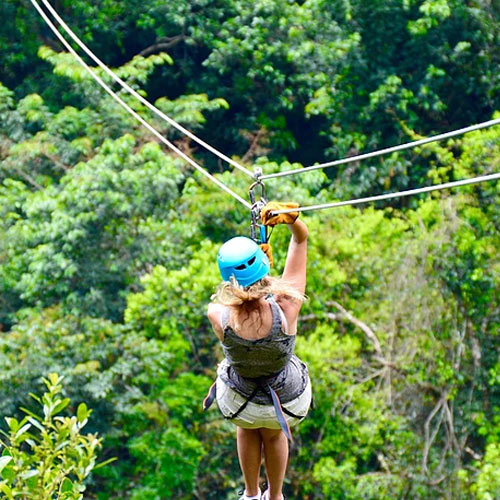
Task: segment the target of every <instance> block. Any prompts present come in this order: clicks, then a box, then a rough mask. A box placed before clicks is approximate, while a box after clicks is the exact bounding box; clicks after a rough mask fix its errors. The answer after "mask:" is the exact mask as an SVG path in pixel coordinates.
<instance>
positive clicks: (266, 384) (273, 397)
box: [203, 372, 304, 442]
mask: <svg viewBox="0 0 500 500" xmlns="http://www.w3.org/2000/svg"><path fill="white" fill-rule="evenodd" d="M280 373H281V372H278V373H277V374H274V375H271V376H269V377H258V378H248V377H247V380H250V381H251V382H253V383H255V388H254V390H253V391H252V393H251V394H250V396H248V397H247V398H246V399H245V401H244V402H243V403H242V404H241V406H240V407H239V408H238V409H237V410H236V411H235V412H234V413H233V414H232V415H223V416H224V418H225V419H227V420H232V419H234V418H236V417H237V416H238V415H239V414H240V413H241V412H242V411H243V410H244V409H245V408H246V407H247V405H248V403H250V402H251V401H252V400H253V399H254V398H255V396H256V395H257V393H258V392H259V390H260V391H262V392H264V393H265V394H267V396H268V397H269V400H270V402H271V403H272V405H273V406H274V411H275V412H276V418H277V419H278V423H279V424H280V427H281V430H282V431H283V432H284V434H285V436H286V437H287V438H288V440H289V441H290V442H293V438H292V431H291V430H290V426H289V425H288V422H287V420H286V417H285V414H286V415H288V416H289V417H292V418H297V419H299V420H302V419H303V418H304V417H303V416H299V415H295V414H294V413H292V412H291V411H289V410H287V409H286V408H284V407H283V406H282V405H281V401H280V398H279V396H278V394H277V393H276V391H275V390H274V389H273V388H272V387H271V384H270V382H271V381H272V380H273V379H274V378H276V377H277V376H278V375H279V374H280ZM216 384H217V382H214V383H213V384H212V385H211V387H210V389H209V390H208V393H207V396H206V397H205V399H204V400H203V410H204V411H207V410H208V409H209V408H210V406H211V405H212V403H213V402H214V401H215V398H216V397H217V386H216Z"/></svg>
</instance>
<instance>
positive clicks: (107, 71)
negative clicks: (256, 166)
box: [41, 0, 253, 177]
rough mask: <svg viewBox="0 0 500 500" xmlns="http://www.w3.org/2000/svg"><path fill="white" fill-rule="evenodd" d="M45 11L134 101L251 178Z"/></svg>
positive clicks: (51, 10)
mask: <svg viewBox="0 0 500 500" xmlns="http://www.w3.org/2000/svg"><path fill="white" fill-rule="evenodd" d="M41 1H42V3H43V5H44V6H45V7H46V9H47V10H48V11H49V12H50V13H51V14H52V16H53V17H54V18H55V19H56V21H57V22H58V23H59V24H60V25H61V27H62V28H63V29H64V31H65V32H66V33H67V34H68V35H69V36H70V37H71V38H72V39H73V40H74V41H75V43H76V44H77V45H78V46H79V47H80V48H81V49H82V50H83V51H84V52H85V53H86V54H87V55H88V56H89V57H90V58H91V59H92V60H93V61H94V62H95V63H96V64H97V65H98V66H100V67H101V68H102V69H103V70H104V71H105V72H106V73H107V74H108V75H109V76H110V77H111V78H112V79H113V80H115V81H116V82H117V83H119V84H120V85H121V86H122V87H123V88H124V89H125V90H126V91H127V92H129V93H130V94H131V95H133V96H134V97H135V98H136V99H138V100H139V101H140V102H142V104H144V105H145V106H146V107H147V108H149V109H150V110H151V111H152V112H153V113H155V114H156V115H158V116H159V117H160V118H162V119H163V120H165V121H166V122H168V123H169V124H170V125H172V126H173V127H175V128H176V129H177V130H179V131H180V132H182V133H183V134H185V135H187V136H188V137H190V138H191V139H192V140H193V141H195V142H197V143H198V144H199V145H200V146H203V147H204V148H205V149H207V150H208V151H210V152H211V153H213V154H215V155H216V156H218V157H219V158H220V159H221V160H224V161H226V162H227V163H229V164H230V165H232V166H233V167H235V168H237V169H239V170H241V171H242V172H244V173H245V174H247V175H248V176H250V177H253V174H252V172H250V170H248V169H246V168H245V167H244V166H242V165H240V164H239V163H238V162H236V161H234V160H232V159H231V158H229V157H228V156H226V155H224V154H223V153H221V152H220V151H218V150H217V149H215V148H214V147H212V146H210V144H207V143H206V142H204V141H203V140H202V139H200V138H199V137H197V136H196V135H195V134H193V133H192V132H190V131H189V130H188V129H186V128H184V127H183V126H182V125H180V124H179V123H177V122H176V121H175V120H173V119H172V118H170V117H169V116H168V115H166V114H165V113H163V112H162V111H160V110H159V109H158V108H157V107H156V106H154V105H153V104H151V103H150V102H149V101H148V100H147V99H145V98H144V97H142V96H141V95H140V94H138V93H137V92H136V91H135V90H134V89H133V88H132V87H130V85H128V84H127V83H126V82H125V81H123V80H122V79H121V78H120V77H119V76H118V75H116V74H115V73H114V72H113V71H111V70H110V69H109V68H108V67H107V66H106V65H105V64H104V63H103V62H102V61H101V60H100V59H99V58H98V57H97V56H96V55H95V54H94V53H93V52H92V51H91V50H90V49H89V48H88V47H87V46H86V45H85V44H84V43H83V42H82V41H81V40H80V38H78V36H77V35H76V34H75V33H74V32H73V31H72V30H71V28H70V27H69V26H68V25H67V24H66V23H65V22H64V21H63V19H62V18H61V16H59V14H58V13H57V11H56V10H55V9H54V8H53V7H52V5H50V3H49V2H48V0H41Z"/></svg>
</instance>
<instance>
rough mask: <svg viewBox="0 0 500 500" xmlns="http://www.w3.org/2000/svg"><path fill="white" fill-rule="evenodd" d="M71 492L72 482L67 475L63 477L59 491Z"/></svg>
mask: <svg viewBox="0 0 500 500" xmlns="http://www.w3.org/2000/svg"><path fill="white" fill-rule="evenodd" d="M72 492H73V483H72V482H71V480H70V479H68V478H67V477H65V478H64V480H63V482H62V484H61V493H72Z"/></svg>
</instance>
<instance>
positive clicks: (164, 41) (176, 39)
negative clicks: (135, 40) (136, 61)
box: [139, 35, 186, 57]
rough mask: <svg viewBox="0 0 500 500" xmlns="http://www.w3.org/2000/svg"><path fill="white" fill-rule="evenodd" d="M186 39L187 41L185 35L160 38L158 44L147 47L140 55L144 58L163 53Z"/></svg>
mask: <svg viewBox="0 0 500 500" xmlns="http://www.w3.org/2000/svg"><path fill="white" fill-rule="evenodd" d="M185 39H186V36H185V35H176V36H171V37H168V36H167V37H163V38H159V39H158V41H157V42H156V43H154V44H153V45H150V46H149V47H146V48H145V49H144V50H141V52H139V55H140V56H142V57H147V56H149V55H151V54H154V53H156V52H161V51H162V50H168V49H171V48H172V47H175V46H176V45H177V44H178V43H180V42H182V41H183V40H185Z"/></svg>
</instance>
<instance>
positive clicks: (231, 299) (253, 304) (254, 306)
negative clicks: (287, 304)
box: [211, 276, 306, 330]
mask: <svg viewBox="0 0 500 500" xmlns="http://www.w3.org/2000/svg"><path fill="white" fill-rule="evenodd" d="M268 295H274V296H275V297H276V298H278V299H279V298H280V297H283V298H285V299H289V300H296V301H300V302H303V301H304V300H306V297H305V296H304V295H303V294H301V293H300V292H298V291H297V289H296V288H295V287H294V286H293V284H292V283H290V282H288V281H285V280H283V279H282V278H274V277H272V276H265V277H264V278H262V279H261V280H259V281H257V282H255V283H253V284H252V285H250V286H247V287H242V286H241V285H239V284H238V282H237V281H236V279H235V278H234V276H231V280H230V281H223V282H222V283H221V284H220V285H219V286H218V287H217V289H216V291H215V293H214V294H213V295H212V297H211V300H212V302H215V303H216V304H222V305H224V306H227V307H230V308H231V309H232V313H233V314H232V318H233V321H234V326H235V328H236V329H237V330H239V329H240V327H241V324H242V323H243V321H245V319H248V318H249V317H250V315H251V313H252V312H254V311H258V308H259V303H258V301H259V299H261V298H263V297H267V296H268Z"/></svg>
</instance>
